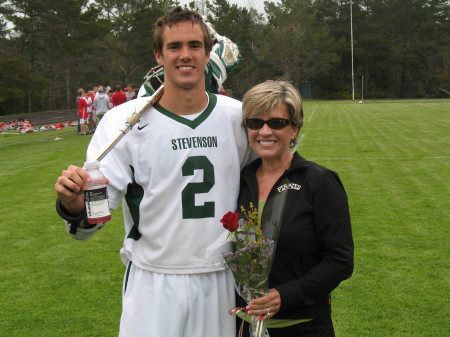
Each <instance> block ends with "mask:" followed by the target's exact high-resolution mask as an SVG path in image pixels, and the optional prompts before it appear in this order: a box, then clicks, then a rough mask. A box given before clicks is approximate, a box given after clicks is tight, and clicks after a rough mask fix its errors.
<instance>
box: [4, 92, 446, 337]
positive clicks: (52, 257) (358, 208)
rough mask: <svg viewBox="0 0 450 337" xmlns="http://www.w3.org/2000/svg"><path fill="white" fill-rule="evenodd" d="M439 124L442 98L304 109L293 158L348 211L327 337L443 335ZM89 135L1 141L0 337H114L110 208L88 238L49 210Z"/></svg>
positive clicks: (117, 296)
mask: <svg viewBox="0 0 450 337" xmlns="http://www.w3.org/2000/svg"><path fill="white" fill-rule="evenodd" d="M449 126H450V100H415V101H412V100H408V101H366V103H365V104H358V103H356V102H351V101H332V102H315V101H308V102H306V103H305V124H304V128H303V129H302V132H301V135H300V143H299V152H300V153H301V154H302V155H303V156H304V157H306V158H307V159H310V160H313V161H315V162H317V163H319V164H321V165H324V166H326V167H328V168H330V169H333V170H335V171H337V172H338V173H339V175H340V177H341V179H342V181H343V183H344V185H345V187H346V190H347V194H348V197H349V202H350V209H351V214H352V223H353V234H354V241H355V271H354V274H353V276H352V278H350V279H349V280H347V281H345V282H344V283H342V284H341V285H340V286H339V288H338V289H337V290H336V291H335V292H334V293H333V303H334V304H333V310H334V311H333V318H334V322H335V329H336V334H337V336H338V337H363V336H373V337H379V336H386V337H392V336H404V337H413V336H417V337H419V336H420V337H423V336H436V337H442V336H449V335H450V324H449V316H450V296H449V294H450V263H449V256H450V233H449V232H450V230H449V228H450V212H449V209H450V127H449ZM56 137H59V138H61V140H55V138H56ZM89 139H90V136H78V135H77V134H76V132H75V128H67V129H65V130H62V131H47V132H39V133H33V134H23V135H18V134H10V133H9V134H0V153H1V156H0V164H1V170H0V191H1V192H0V210H1V211H0V214H1V216H0V240H1V245H0V256H1V257H2V262H3V263H2V264H3V265H2V268H1V274H0V294H1V297H0V299H1V305H0V336H1V337H18V336H20V337H43V336H46V337H47V336H49V337H50V336H51V337H53V336H55V337H59V336H65V337H72V336H73V337H74V336H83V337H85V336H89V337H91V336H98V337H111V336H117V331H118V324H119V317H120V310H121V308H120V306H121V283H122V276H123V271H124V267H123V265H122V264H121V261H120V258H119V249H120V247H121V244H122V237H123V224H122V215H121V212H120V210H119V211H114V212H113V221H112V222H111V223H110V224H109V225H108V226H106V227H105V228H104V229H102V230H101V231H100V232H99V233H97V234H96V235H95V236H93V237H92V238H90V239H89V240H87V241H76V240H73V239H72V238H70V237H69V236H68V235H66V234H65V230H64V226H63V224H62V221H61V220H60V219H59V218H58V216H57V215H56V213H55V212H54V202H55V194H54V191H53V184H54V182H55V180H56V177H57V176H58V175H59V174H60V172H61V171H62V170H63V169H64V168H65V167H66V166H67V165H68V164H71V163H73V164H77V165H81V164H82V163H83V160H84V155H85V149H86V146H87V144H88V142H89Z"/></svg>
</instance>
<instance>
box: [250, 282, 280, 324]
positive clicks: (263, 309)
mask: <svg viewBox="0 0 450 337" xmlns="http://www.w3.org/2000/svg"><path fill="white" fill-rule="evenodd" d="M280 307H281V298H280V293H279V292H278V290H276V289H273V288H272V289H270V290H269V293H268V294H267V295H266V296H263V297H260V298H257V299H254V300H251V301H250V303H249V304H248V305H247V310H248V311H247V312H248V313H249V314H250V315H255V316H264V317H263V319H267V318H271V317H272V316H274V315H275V314H276V313H277V312H278V311H280Z"/></svg>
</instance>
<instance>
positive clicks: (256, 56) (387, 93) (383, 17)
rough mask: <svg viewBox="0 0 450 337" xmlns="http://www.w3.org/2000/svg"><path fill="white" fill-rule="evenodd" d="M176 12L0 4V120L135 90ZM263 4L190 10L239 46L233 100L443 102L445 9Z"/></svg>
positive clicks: (122, 5) (204, 1)
mask: <svg viewBox="0 0 450 337" xmlns="http://www.w3.org/2000/svg"><path fill="white" fill-rule="evenodd" d="M177 4H178V1H171V0H96V1H91V0H65V1H61V0H28V1H26V0H0V44H1V48H0V115H4V114H13V113H21V112H32V111H39V110H55V109H69V108H74V107H75V95H76V91H77V89H78V88H80V87H81V88H90V87H92V86H93V85H98V84H103V85H111V86H117V85H118V86H122V87H124V86H126V85H127V84H129V83H131V84H133V85H134V86H135V87H138V86H140V84H141V82H142V78H143V76H144V75H145V74H146V73H147V71H148V70H149V69H150V68H152V67H153V66H154V65H156V62H155V61H154V57H153V53H152V49H151V45H152V33H153V24H154V22H155V20H156V19H157V18H158V17H160V16H161V15H162V14H163V13H164V12H166V11H167V10H168V9H169V8H171V7H173V6H174V5H177ZM264 5H265V10H264V13H259V12H257V11H256V10H254V9H251V8H250V9H249V8H245V7H241V6H238V5H235V4H230V3H229V2H228V1H227V0H197V1H192V2H190V3H189V4H188V7H189V8H192V9H196V10H198V11H199V12H201V13H202V14H203V15H205V16H206V17H207V18H208V20H209V21H210V22H211V23H212V25H213V26H214V27H215V29H216V30H217V32H218V33H219V34H221V35H225V36H227V37H229V38H230V39H231V40H232V41H234V42H235V43H236V44H237V45H238V46H239V48H240V51H241V53H242V60H241V63H240V65H239V67H238V68H237V69H236V70H235V71H234V72H233V73H231V74H230V76H229V78H228V80H227V82H226V88H227V89H231V90H230V92H232V93H233V96H234V97H236V98H241V97H242V95H243V94H244V93H245V91H246V90H248V89H249V88H250V87H251V86H253V85H255V84H257V83H259V82H261V81H264V80H266V79H270V78H284V79H287V80H290V81H292V82H293V84H294V85H295V86H296V87H297V88H301V87H302V85H303V84H305V83H307V84H308V85H309V87H310V88H312V89H313V93H314V94H313V96H314V98H320V99H351V98H354V96H355V95H356V97H360V95H362V94H364V97H368V98H412V97H446V95H447V97H448V94H449V91H450V70H449V63H450V25H449V24H450V21H449V13H450V1H448V0H353V1H352V0H280V1H279V2H278V3H271V2H265V3H264ZM351 28H352V32H353V40H352V39H351ZM352 51H353V52H352ZM362 90H364V92H362ZM311 96H312V94H311Z"/></svg>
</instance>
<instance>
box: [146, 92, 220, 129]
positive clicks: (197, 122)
mask: <svg viewBox="0 0 450 337" xmlns="http://www.w3.org/2000/svg"><path fill="white" fill-rule="evenodd" d="M208 97H209V103H208V106H207V107H206V109H205V110H204V111H203V112H202V113H201V114H200V115H199V116H198V117H197V118H196V119H194V120H192V121H191V120H189V119H186V118H184V117H182V116H180V115H177V114H175V113H173V112H170V111H169V110H166V109H164V108H163V107H162V106H161V105H160V104H159V103H158V102H156V103H155V105H154V107H155V109H156V110H158V111H159V112H161V113H162V114H163V115H165V116H167V117H169V118H172V119H173V120H175V121H177V122H179V123H181V124H185V125H187V126H189V127H190V128H191V129H195V128H196V127H197V126H199V125H200V124H202V123H203V122H204V121H205V120H206V118H208V117H209V115H210V114H211V112H212V111H213V110H214V107H215V106H216V104H217V96H216V95H214V94H211V93H208Z"/></svg>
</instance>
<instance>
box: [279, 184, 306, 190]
mask: <svg viewBox="0 0 450 337" xmlns="http://www.w3.org/2000/svg"><path fill="white" fill-rule="evenodd" d="M301 188H302V185H299V184H294V183H289V184H284V185H281V186H280V187H278V188H277V190H278V192H282V191H285V190H297V191H298V190H300V189H301Z"/></svg>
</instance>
